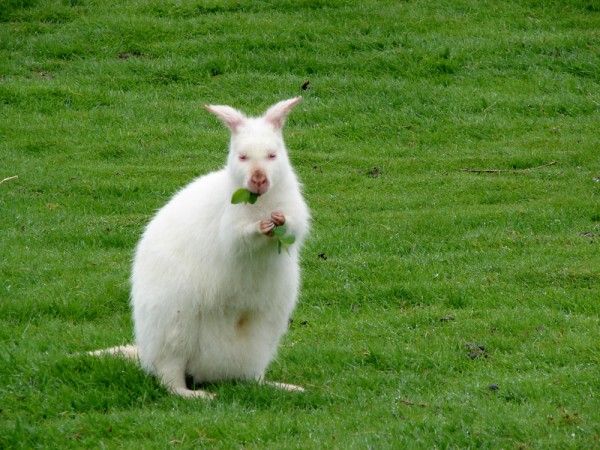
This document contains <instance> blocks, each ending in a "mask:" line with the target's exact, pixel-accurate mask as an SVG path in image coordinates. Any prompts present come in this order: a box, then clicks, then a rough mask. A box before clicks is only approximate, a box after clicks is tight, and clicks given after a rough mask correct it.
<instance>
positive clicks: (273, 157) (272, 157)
mask: <svg viewBox="0 0 600 450" xmlns="http://www.w3.org/2000/svg"><path fill="white" fill-rule="evenodd" d="M268 158H269V159H275V158H277V153H275V152H269V155H268Z"/></svg>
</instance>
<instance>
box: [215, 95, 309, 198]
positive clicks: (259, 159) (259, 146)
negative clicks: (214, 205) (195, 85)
mask: <svg viewBox="0 0 600 450" xmlns="http://www.w3.org/2000/svg"><path fill="white" fill-rule="evenodd" d="M300 101H302V97H295V98H291V99H289V100H283V101H281V102H279V103H276V104H275V105H273V106H271V107H270V108H269V109H268V110H267V111H266V112H265V113H264V114H263V115H262V116H261V117H246V116H245V115H244V114H243V113H242V112H240V111H238V110H237V109H234V108H232V107H231V106H225V105H206V109H207V110H208V111H210V112H211V113H213V114H214V115H216V116H217V117H218V118H219V119H221V121H222V122H223V123H224V124H225V125H227V127H228V128H229V129H230V130H231V141H230V145H229V157H228V160H227V169H228V171H229V173H230V175H231V177H232V178H233V180H234V183H235V184H236V185H237V186H240V187H245V188H246V189H248V190H249V191H251V192H254V193H256V194H261V195H262V194H264V193H266V192H267V191H268V190H269V189H271V188H272V187H273V186H276V185H277V184H278V183H279V182H280V181H281V180H282V179H283V178H284V177H285V176H286V174H287V173H288V172H289V170H290V163H289V159H288V155H287V150H286V148H285V144H284V142H283V135H282V128H283V125H284V124H285V119H286V118H287V116H288V114H289V113H290V111H291V110H292V108H293V107H294V106H296V105H297V104H298V103H300Z"/></svg>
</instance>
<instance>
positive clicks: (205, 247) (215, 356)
mask: <svg viewBox="0 0 600 450" xmlns="http://www.w3.org/2000/svg"><path fill="white" fill-rule="evenodd" d="M301 100H302V98H301V97H296V98H292V99H289V100H284V101H282V102H279V103H277V104H275V105H273V106H272V107H271V108H269V109H268V110H267V112H266V113H265V114H264V115H263V116H262V117H258V118H250V117H246V116H245V115H244V114H242V113H241V112H240V111H238V110H236V109H234V108H232V107H230V106H223V105H207V106H206V109H207V110H208V111H210V112H211V113H213V114H215V115H216V116H217V117H218V118H219V119H221V121H223V123H224V124H225V125H227V127H229V129H230V130H231V141H230V145H229V156H228V159H227V164H226V166H225V167H224V168H223V169H222V170H219V171H217V172H212V173H209V174H207V175H204V176H201V177H199V178H197V179H196V180H194V181H193V182H192V183H190V184H189V185H188V186H186V187H185V188H183V189H182V190H181V191H179V192H178V193H177V194H176V195H175V196H174V197H173V198H172V199H171V201H169V202H168V203H167V204H166V205H165V206H164V207H163V208H162V209H160V210H159V211H158V213H157V214H156V215H155V216H154V218H153V219H152V221H151V222H150V223H149V224H148V226H147V228H146V230H145V232H144V234H143V236H142V239H141V240H140V242H139V244H138V246H137V249H136V252H135V258H134V262H133V271H132V276H131V281H132V307H133V320H134V325H135V345H127V346H120V347H113V348H110V349H106V350H99V351H96V352H91V354H94V355H105V354H113V355H121V356H124V357H129V358H132V359H135V358H137V359H139V361H140V363H141V365H142V367H143V368H144V369H145V370H146V371H147V372H149V373H151V374H154V375H156V376H157V377H158V378H159V379H160V380H161V382H162V383H163V384H164V385H165V386H166V387H167V388H168V389H169V390H170V391H171V392H173V393H175V394H178V395H181V396H184V397H201V398H211V397H212V394H210V393H208V392H206V391H202V390H192V389H188V387H187V386H186V375H189V376H191V377H192V378H193V380H194V382H195V383H201V382H210V381H217V380H227V379H242V380H257V381H259V382H263V377H264V373H265V370H266V368H267V366H268V364H269V363H270V361H271V360H272V359H273V358H274V356H275V353H276V350H277V346H278V343H279V340H280V338H281V336H282V335H283V334H284V333H285V331H286V330H287V326H288V320H289V317H290V315H291V313H292V311H293V309H294V306H295V304H296V300H297V297H298V289H299V282H300V271H299V264H298V253H299V251H300V247H301V245H302V243H303V241H304V239H305V237H306V235H307V233H308V229H309V219H310V216H309V210H308V207H307V206H306V203H305V201H304V199H303V197H302V193H301V189H300V184H299V183H298V180H297V177H296V174H295V173H294V171H293V169H292V167H291V165H290V161H289V159H288V155H287V150H286V147H285V144H284V141H283V136H282V127H283V125H284V122H285V119H286V117H287V115H288V113H289V112H290V111H291V109H292V108H293V107H294V106H295V105H297V104H298V103H299V102H300V101H301ZM242 187H243V188H246V189H248V190H249V191H251V192H254V193H256V194H260V196H259V198H258V200H257V202H256V203H255V204H231V196H232V193H233V192H234V191H236V190H237V189H239V188H242ZM284 223H285V225H286V226H287V230H288V233H291V234H293V235H295V237H296V241H295V243H294V244H293V245H291V246H290V247H289V248H288V249H287V250H288V251H287V252H286V251H283V252H281V253H278V251H277V242H276V239H275V238H274V237H273V229H274V228H275V226H277V225H282V224H284ZM269 384H271V385H273V386H276V387H279V388H282V389H288V390H302V388H300V387H298V386H294V385H288V384H284V383H269Z"/></svg>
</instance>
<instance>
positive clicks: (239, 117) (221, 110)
mask: <svg viewBox="0 0 600 450" xmlns="http://www.w3.org/2000/svg"><path fill="white" fill-rule="evenodd" d="M204 107H205V108H206V109H207V110H208V111H210V112H211V113H213V114H214V115H215V116H217V117H218V118H219V119H221V121H222V122H223V123H224V124H225V125H227V127H228V128H229V129H230V130H231V131H233V132H235V131H237V130H238V128H239V127H240V126H241V125H242V124H243V123H244V121H245V120H246V116H244V115H243V114H242V113H241V112H239V111H238V110H237V109H234V108H232V107H231V106H226V105H205V106H204Z"/></svg>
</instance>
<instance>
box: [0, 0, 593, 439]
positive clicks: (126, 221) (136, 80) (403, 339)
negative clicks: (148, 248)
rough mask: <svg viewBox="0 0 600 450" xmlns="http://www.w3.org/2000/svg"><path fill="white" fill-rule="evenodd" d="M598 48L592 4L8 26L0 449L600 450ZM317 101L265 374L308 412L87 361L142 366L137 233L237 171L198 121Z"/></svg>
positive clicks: (165, 14) (347, 9) (42, 13)
mask: <svg viewBox="0 0 600 450" xmlns="http://www.w3.org/2000/svg"><path fill="white" fill-rule="evenodd" d="M599 30H600V6H599V5H598V2H597V1H595V0H571V1H539V0H530V1H519V2H517V1H474V0H473V1H469V0H457V1H450V0H446V1H425V0H421V1H418V0H417V1H404V2H399V1H388V2H383V1H382V2H376V1H364V2H350V1H347V2H346V1H331V2H330V1H322V0H300V1H292V0H287V1H247V0H239V1H162V0H153V1H146V2H142V1H141V0H128V1H124V2H114V4H109V2H103V1H99V0H71V1H44V0H39V1H38V0H21V1H19V0H0V179H3V178H6V177H10V176H13V175H18V179H12V180H8V181H6V182H4V183H2V184H0V212H1V214H0V250H1V253H0V255H1V257H0V359H1V360H0V380H1V381H0V448H12V447H17V448H32V447H52V448H68V447H94V448H97V447H102V446H106V447H111V448H115V447H126V448H165V447H170V446H173V447H176V446H182V447H202V446H204V447H222V448H240V447H249V448H262V447H268V448H277V449H279V448H434V447H439V448H448V447H452V448H467V447H470V448H540V449H542V448H584V449H589V448H600V400H599V399H600V396H599V395H598V392H599V391H600V377H599V374H600V251H599V244H600V182H599V181H598V180H599V178H600V133H599V129H600V70H599V67H600V32H599ZM306 80H309V81H310V87H309V89H308V90H306V91H302V90H301V88H300V87H301V85H302V84H303V83H304V82H305V81H306ZM298 94H302V95H304V97H305V102H304V103H303V104H302V105H301V106H299V107H298V108H297V110H296V111H294V113H293V114H292V116H291V117H290V120H289V122H288V126H287V141H288V146H289V147H290V149H291V157H292V160H293V162H294V164H295V167H296V168H297V171H298V173H299V175H300V177H301V179H302V180H303V182H304V185H305V192H306V198H307V200H308V203H309V204H310V206H311V209H312V211H313V215H314V222H313V231H312V235H311V238H310V239H309V241H308V243H307V245H306V248H305V251H304V253H303V259H302V266H303V270H304V272H303V291H302V295H301V300H300V304H299V307H298V309H297V311H296V313H295V315H294V321H293V323H292V325H291V328H290V331H289V333H288V335H287V336H286V338H285V340H284V342H283V345H282V347H281V351H280V353H279V356H278V358H277V360H276V361H275V363H274V364H273V365H272V366H271V368H270V371H269V374H268V376H269V378H271V379H274V380H281V381H286V382H290V383H297V384H301V385H304V386H306V387H307V388H308V391H307V393H306V394H304V395H295V394H290V393H283V392H278V391H274V390H271V389H264V388H260V387H257V386H255V385H252V384H246V383H239V384H232V383H222V384H216V385H213V386H209V387H208V389H209V390H211V391H213V392H216V393H217V394H218V398H217V400H215V401H213V402H210V403H207V402H202V401H188V400H183V399H178V398H174V397H172V396H170V395H169V394H167V393H166V392H165V391H164V390H163V389H162V388H161V387H160V386H159V385H158V384H157V383H156V381H155V380H153V379H152V378H150V377H147V376H146V375H144V373H143V372H142V371H141V370H140V369H138V368H137V367H135V366H134V365H131V364H128V363H126V362H123V361H118V360H114V361H111V360H93V359H90V358H84V357H82V358H77V357H75V358H71V357H69V356H68V355H69V354H72V353H74V352H81V351H85V350H90V349H97V348H101V347H106V346H111V345H116V344H120V343H125V342H128V341H130V340H131V334H132V333H131V321H130V312H129V306H128V296H129V292H128V291H129V287H128V275H129V274H128V272H129V267H130V261H131V255H132V250H133V248H134V245H135V243H136V240H137V239H138V237H139V235H140V232H141V230H142V229H143V226H144V224H145V223H147V221H148V220H149V219H150V217H151V216H152V214H153V212H154V211H155V210H156V209H157V208H159V207H160V206H161V205H163V204H164V203H165V202H166V201H167V200H168V199H169V197H170V195H172V193H173V192H175V191H176V190H177V189H179V188H180V187H181V186H183V185H185V184H186V183H187V182H189V181H190V180H191V179H193V178H194V177H195V176H197V175H198V174H201V173H205V172H208V171H211V170H215V169H217V168H219V167H220V166H222V164H223V162H224V160H225V148H226V144H227V132H226V130H225V129H224V128H223V127H222V126H221V125H220V124H219V123H218V122H217V121H216V120H215V119H214V117H212V116H210V115H209V114H207V113H206V112H205V111H203V109H202V107H201V106H202V104H203V103H207V102H211V103H228V104H232V105H234V106H236V107H239V108H241V109H243V110H245V111H248V112H249V113H254V114H256V113H260V112H262V111H263V110H264V109H265V108H266V107H267V106H269V105H270V104H272V103H274V102H275V101H278V100H280V99H283V98H288V97H292V96H295V95H298ZM552 162H554V164H550V165H548V164H549V163H552ZM539 166H542V167H539ZM465 168H477V169H500V170H502V172H498V173H474V172H466V171H463V170H462V169H465ZM319 255H320V256H319ZM478 346H482V347H483V348H484V350H481V349H479V347H478ZM491 385H497V389H495V390H494V389H493V388H490V386H491Z"/></svg>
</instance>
